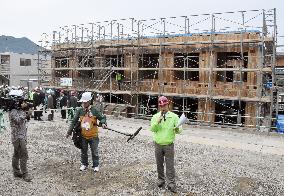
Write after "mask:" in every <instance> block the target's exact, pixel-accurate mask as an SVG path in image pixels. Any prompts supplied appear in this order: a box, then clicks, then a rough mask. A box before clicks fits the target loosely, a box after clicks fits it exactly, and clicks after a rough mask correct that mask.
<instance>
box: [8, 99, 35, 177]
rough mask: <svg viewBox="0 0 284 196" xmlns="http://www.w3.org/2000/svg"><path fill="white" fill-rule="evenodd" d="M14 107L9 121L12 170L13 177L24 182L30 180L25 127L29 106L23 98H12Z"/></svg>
mask: <svg viewBox="0 0 284 196" xmlns="http://www.w3.org/2000/svg"><path fill="white" fill-rule="evenodd" d="M13 101H14V103H15V104H14V106H13V108H10V109H11V110H10V112H9V119H10V125H11V140H12V143H13V146H14V154H13V158H12V168H13V174H14V176H15V177H19V178H23V179H24V180H25V181H26V182H30V181H31V180H32V178H31V176H30V175H29V173H28V169H27V161H28V151H27V125H26V122H27V120H29V116H28V115H27V111H28V108H29V105H28V103H27V102H26V101H24V99H23V98H18V97H17V98H14V99H13Z"/></svg>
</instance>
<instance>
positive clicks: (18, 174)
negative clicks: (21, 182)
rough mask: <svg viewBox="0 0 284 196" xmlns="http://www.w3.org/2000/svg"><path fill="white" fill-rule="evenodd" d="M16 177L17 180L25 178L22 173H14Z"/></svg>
mask: <svg viewBox="0 0 284 196" xmlns="http://www.w3.org/2000/svg"><path fill="white" fill-rule="evenodd" d="M14 177H16V178H22V177H23V174H22V173H19V172H14Z"/></svg>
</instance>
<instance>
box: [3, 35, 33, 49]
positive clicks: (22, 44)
mask: <svg viewBox="0 0 284 196" xmlns="http://www.w3.org/2000/svg"><path fill="white" fill-rule="evenodd" d="M37 51H38V46H37V44H35V43H34V42H32V41H31V40H29V39H28V38H26V37H23V38H15V37H12V36H5V35H1V36H0V52H13V53H26V54H36V53H37Z"/></svg>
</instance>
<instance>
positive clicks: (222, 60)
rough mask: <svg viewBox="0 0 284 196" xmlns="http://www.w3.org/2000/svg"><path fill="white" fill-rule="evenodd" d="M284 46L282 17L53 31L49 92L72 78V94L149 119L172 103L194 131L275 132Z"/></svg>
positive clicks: (260, 14) (249, 14)
mask: <svg viewBox="0 0 284 196" xmlns="http://www.w3.org/2000/svg"><path fill="white" fill-rule="evenodd" d="M208 27H209V28H208ZM276 45H277V26H276V9H268V10H249V11H237V12H224V13H211V14H201V15H185V16H179V17H164V18H152V19H135V18H129V19H118V20H110V21H102V22H95V23H88V24H81V25H72V26H64V27H61V28H60V29H59V30H57V31H53V40H52V64H51V67H52V68H51V73H52V78H51V80H50V83H49V84H48V86H49V87H54V88H62V87H61V86H60V78H62V77H67V78H72V82H73V86H72V87H69V89H70V90H71V89H72V90H73V89H75V90H78V91H84V90H90V91H93V92H97V93H101V94H103V95H104V98H105V100H106V101H108V102H110V103H119V104H122V103H124V104H128V105H131V106H132V107H131V109H130V110H129V111H128V113H130V114H134V115H135V116H142V117H151V115H153V114H154V113H155V112H157V110H158V106H157V98H158V96H160V95H165V96H167V97H169V98H170V100H171V109H172V110H173V111H175V112H176V113H178V114H181V113H185V114H186V116H187V117H188V118H189V119H190V120H191V121H192V123H193V122H195V123H198V124H202V125H209V126H215V125H218V124H220V125H222V126H223V125H229V126H244V127H253V128H257V129H258V130H271V129H272V128H273V127H274V126H273V125H274V123H273V122H274V120H275V116H276V111H277V104H275V103H276V102H275V90H274V89H275V87H274V84H275V81H274V80H275V77H274V75H275V73H274V68H275V66H276ZM42 70H44V68H43V69H42ZM118 74H120V75H121V76H122V78H121V80H118V79H117V75H118Z"/></svg>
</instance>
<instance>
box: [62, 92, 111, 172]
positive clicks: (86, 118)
mask: <svg viewBox="0 0 284 196" xmlns="http://www.w3.org/2000/svg"><path fill="white" fill-rule="evenodd" d="M91 100H92V94H91V92H85V93H83V94H82V97H81V99H80V100H79V102H82V108H80V109H78V110H77V111H76V114H75V116H74V118H73V119H72V121H71V124H70V126H69V129H68V131H67V134H66V137H67V138H68V137H69V136H70V135H71V134H72V130H73V128H74V127H75V125H76V123H77V122H78V121H79V122H80V125H81V135H82V148H81V167H80V171H85V170H86V169H87V168H88V145H89V146H90V148H91V154H92V160H93V166H92V168H93V170H94V172H98V171H99V154H98V145H99V137H98V126H97V120H99V121H100V123H101V124H102V127H103V128H104V129H106V128H107V125H106V118H105V116H103V115H102V114H101V113H100V112H99V111H97V110H96V109H95V107H94V106H92V105H91Z"/></svg>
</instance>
